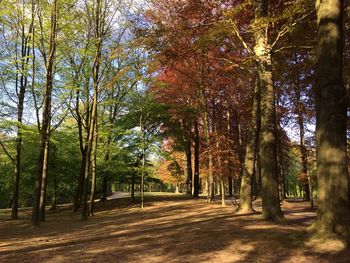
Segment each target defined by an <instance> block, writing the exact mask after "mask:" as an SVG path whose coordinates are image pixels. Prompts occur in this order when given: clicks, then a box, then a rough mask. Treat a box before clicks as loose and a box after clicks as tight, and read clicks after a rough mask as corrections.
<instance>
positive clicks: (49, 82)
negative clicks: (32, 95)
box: [32, 0, 58, 226]
mask: <svg viewBox="0 0 350 263" xmlns="http://www.w3.org/2000/svg"><path fill="white" fill-rule="evenodd" d="M52 6H53V7H52V12H51V25H50V26H51V33H50V44H49V53H48V58H47V61H46V65H45V67H46V84H45V92H44V101H43V116H42V126H41V131H40V153H39V171H38V174H37V178H36V180H35V187H34V194H33V209H32V224H33V226H39V224H40V195H41V185H42V178H43V172H44V169H45V151H46V150H48V148H49V141H50V123H51V95H52V87H53V77H54V73H53V68H54V61H55V54H56V38H57V13H58V10H57V0H54V2H53V3H52Z"/></svg>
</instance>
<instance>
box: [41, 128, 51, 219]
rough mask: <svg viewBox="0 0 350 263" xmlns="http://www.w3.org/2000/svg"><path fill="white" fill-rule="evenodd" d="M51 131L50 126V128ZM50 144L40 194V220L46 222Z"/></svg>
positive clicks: (46, 148)
mask: <svg viewBox="0 0 350 263" xmlns="http://www.w3.org/2000/svg"><path fill="white" fill-rule="evenodd" d="M48 129H49V130H50V125H49V127H48ZM48 136H49V137H50V131H48ZM49 144H50V142H48V143H47V144H46V145H45V151H44V160H43V162H44V164H43V174H42V181H41V193H40V220H41V221H43V222H44V221H45V205H46V187H47V176H48V169H49Z"/></svg>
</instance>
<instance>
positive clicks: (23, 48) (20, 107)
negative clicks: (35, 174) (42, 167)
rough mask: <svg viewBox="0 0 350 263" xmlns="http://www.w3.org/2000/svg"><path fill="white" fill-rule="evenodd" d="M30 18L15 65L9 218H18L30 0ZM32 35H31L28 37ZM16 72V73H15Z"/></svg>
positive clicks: (28, 52) (22, 36)
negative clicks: (19, 65) (15, 101)
mask: <svg viewBox="0 0 350 263" xmlns="http://www.w3.org/2000/svg"><path fill="white" fill-rule="evenodd" d="M31 4H32V18H31V19H32V20H31V25H30V27H29V32H28V34H27V35H26V34H25V29H24V23H23V24H22V28H21V68H20V69H19V68H18V66H16V68H17V70H18V72H21V73H20V74H21V77H20V82H19V84H20V88H19V92H18V90H17V89H16V92H17V94H18V103H17V108H18V111H17V136H16V157H15V158H16V163H15V166H16V167H15V177H14V188H13V195H12V210H11V218H12V219H17V218H18V202H19V200H18V199H19V182H20V178H21V153H22V140H23V139H22V119H23V110H24V99H25V93H26V88H27V84H28V76H27V74H26V71H27V67H28V64H29V54H30V50H31V48H30V46H29V45H28V44H29V42H30V41H31V39H30V38H32V40H34V12H35V11H34V10H35V4H34V1H33V0H32V3H31ZM24 12H25V10H24V5H23V15H24ZM30 35H32V37H30ZM17 74H18V73H17ZM17 79H18V78H16V87H17Z"/></svg>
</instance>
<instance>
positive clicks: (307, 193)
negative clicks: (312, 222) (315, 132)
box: [295, 87, 314, 208]
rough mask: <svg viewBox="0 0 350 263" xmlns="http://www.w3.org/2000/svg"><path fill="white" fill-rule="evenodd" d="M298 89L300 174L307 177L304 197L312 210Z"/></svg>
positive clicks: (297, 90) (298, 91) (302, 116)
mask: <svg viewBox="0 0 350 263" xmlns="http://www.w3.org/2000/svg"><path fill="white" fill-rule="evenodd" d="M298 88H299V87H295V93H296V94H295V95H296V109H297V118H298V125H299V138H300V153H301V167H302V169H301V172H302V173H304V174H305V175H307V182H303V183H304V185H303V187H304V196H305V200H306V201H310V205H311V208H313V206H314V205H313V200H312V193H311V191H310V187H311V184H309V181H310V176H309V174H308V164H307V163H308V160H307V149H306V146H305V128H304V115H303V109H302V105H301V94H300V90H299V89H298Z"/></svg>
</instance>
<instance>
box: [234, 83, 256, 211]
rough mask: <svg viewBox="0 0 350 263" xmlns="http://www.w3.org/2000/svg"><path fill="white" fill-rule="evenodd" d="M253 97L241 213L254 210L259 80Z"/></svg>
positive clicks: (240, 199)
mask: <svg viewBox="0 0 350 263" xmlns="http://www.w3.org/2000/svg"><path fill="white" fill-rule="evenodd" d="M253 99H254V101H253V108H252V117H251V123H250V127H249V138H248V143H247V145H246V149H245V151H246V153H245V159H244V166H243V175H242V182H241V191H240V195H239V207H238V210H237V211H239V212H240V213H250V212H252V211H254V209H253V206H252V177H253V173H254V165H255V162H256V157H257V144H258V138H259V131H260V109H259V108H260V107H259V106H260V87H259V81H258V80H256V84H255V90H254V98H253Z"/></svg>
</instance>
